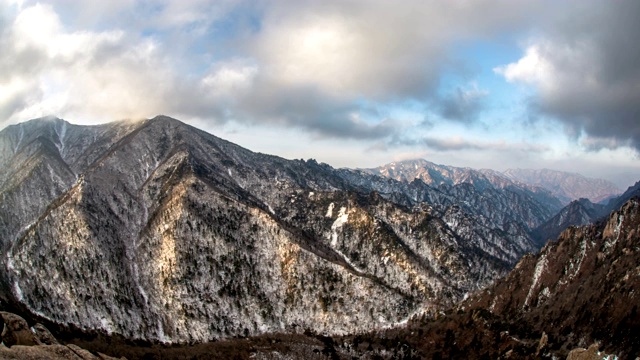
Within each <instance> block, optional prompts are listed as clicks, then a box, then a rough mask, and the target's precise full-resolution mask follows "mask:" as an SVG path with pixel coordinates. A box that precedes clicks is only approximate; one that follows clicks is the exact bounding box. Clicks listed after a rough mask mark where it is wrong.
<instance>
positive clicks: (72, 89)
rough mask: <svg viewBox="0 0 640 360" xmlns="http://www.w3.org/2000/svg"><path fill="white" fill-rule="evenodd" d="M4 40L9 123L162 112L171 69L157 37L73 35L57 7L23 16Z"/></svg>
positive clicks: (2, 108)
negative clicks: (46, 117)
mask: <svg viewBox="0 0 640 360" xmlns="http://www.w3.org/2000/svg"><path fill="white" fill-rule="evenodd" d="M3 43H4V44H5V47H4V50H5V53H4V54H3V58H4V60H3V61H0V69H2V71H1V72H2V73H4V74H5V75H4V76H0V88H1V89H2V90H3V91H2V93H3V95H4V96H2V97H1V98H0V114H2V115H3V119H2V120H3V121H6V122H9V123H10V122H15V121H21V120H26V119H28V118H31V117H38V116H43V115H47V114H55V115H59V116H68V117H71V118H74V119H76V121H91V120H93V121H95V120H98V121H108V120H113V119H116V118H128V117H141V116H151V115H153V114H156V113H158V112H159V111H161V110H163V102H162V99H163V98H164V97H165V96H166V95H165V92H166V91H167V85H170V84H167V83H166V82H167V80H168V81H171V79H170V77H171V76H170V74H169V75H168V73H169V72H170V70H169V69H168V68H167V66H166V64H164V63H163V59H162V56H161V53H160V52H159V51H158V49H157V44H155V43H154V42H153V41H151V40H143V39H140V38H136V37H127V35H126V34H125V33H124V32H123V31H120V30H107V31H103V32H91V31H69V30H67V29H66V28H65V27H64V26H63V24H62V23H61V21H60V18H59V17H58V14H57V13H56V12H55V11H54V9H53V7H51V6H50V5H43V4H36V5H33V6H29V7H25V8H23V9H22V10H21V11H20V12H19V13H18V14H17V16H16V17H15V20H14V21H13V23H11V24H10V25H9V27H8V29H7V31H5V32H4V34H3ZM158 85H160V86H158Z"/></svg>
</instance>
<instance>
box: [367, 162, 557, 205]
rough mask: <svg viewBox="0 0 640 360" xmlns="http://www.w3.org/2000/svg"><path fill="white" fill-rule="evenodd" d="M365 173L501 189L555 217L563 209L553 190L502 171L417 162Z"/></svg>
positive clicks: (434, 184)
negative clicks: (535, 204)
mask: <svg viewBox="0 0 640 360" xmlns="http://www.w3.org/2000/svg"><path fill="white" fill-rule="evenodd" d="M364 171H366V172H368V173H371V174H375V175H380V176H384V177H387V178H391V179H395V180H398V181H402V182H412V181H415V180H416V179H418V180H421V181H422V182H424V183H425V184H427V185H430V186H432V187H435V188H445V189H446V188H448V187H455V186H459V185H462V184H470V185H472V186H473V187H474V188H475V189H476V190H477V191H479V192H483V191H486V190H493V189H498V190H506V191H512V192H517V193H520V194H526V196H528V197H531V198H534V199H535V200H536V201H537V202H538V203H540V204H543V205H544V206H545V207H546V208H547V209H550V211H551V212H553V213H554V214H555V212H557V211H558V210H560V209H561V208H562V207H563V204H562V203H561V202H560V201H559V199H558V198H556V197H555V195H553V194H552V193H551V192H550V191H548V190H546V189H544V188H542V187H539V186H532V185H528V184H526V183H523V182H519V181H517V180H513V179H512V178H510V177H509V176H507V175H505V174H503V173H501V172H499V171H495V170H490V169H480V170H475V169H471V168H468V167H465V168H460V167H455V166H448V165H438V164H435V163H432V162H429V161H426V160H424V159H416V160H405V161H400V162H393V163H390V164H387V165H383V166H380V167H377V168H373V169H364Z"/></svg>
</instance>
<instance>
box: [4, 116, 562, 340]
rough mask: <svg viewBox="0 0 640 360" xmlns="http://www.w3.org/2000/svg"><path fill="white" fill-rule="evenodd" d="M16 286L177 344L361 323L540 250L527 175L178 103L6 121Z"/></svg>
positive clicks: (481, 282)
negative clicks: (351, 163)
mask: <svg viewBox="0 0 640 360" xmlns="http://www.w3.org/2000/svg"><path fill="white" fill-rule="evenodd" d="M0 150H1V151H0V167H2V168H4V169H8V171H6V172H4V173H3V174H2V175H1V176H2V177H1V178H0V189H1V191H0V205H1V206H0V221H1V222H2V224H0V225H2V226H0V232H1V233H0V245H1V246H0V249H1V250H2V252H1V253H0V256H2V260H3V261H2V262H1V263H2V264H3V265H2V266H3V271H2V272H1V273H0V274H1V276H0V295H2V297H3V298H4V299H5V301H10V302H19V303H20V304H23V305H24V306H26V307H27V308H28V309H29V310H30V311H31V312H32V313H34V314H36V315H38V316H41V317H44V318H46V319H48V320H50V321H52V322H54V323H58V324H61V325H74V326H77V327H78V328H80V329H83V330H96V331H101V332H106V333H116V334H121V335H123V336H125V337H126V338H134V339H145V340H154V341H162V342H172V343H177V342H201V341H208V340H213V339H219V338H225V337H233V336H238V335H240V336H247V335H254V334H259V333H264V332H276V331H288V332H302V331H303V330H305V329H310V330H312V331H314V332H317V333H329V334H344V333H352V332H361V331H365V330H369V329H374V328H380V327H383V326H389V325H392V324H395V323H397V322H399V321H402V320H403V319H405V318H407V317H409V316H411V315H412V314H414V313H417V312H418V313H419V312H429V311H435V310H437V309H441V308H444V307H446V306H450V305H451V304H453V303H454V302H456V301H457V300H459V299H461V298H462V297H463V296H464V295H465V294H467V293H469V292H471V291H474V290H477V289H479V288H481V287H483V286H485V285H487V284H489V283H490V282H491V281H493V280H494V279H496V278H498V277H500V276H503V275H504V274H506V272H507V271H508V269H509V268H510V267H511V266H512V265H513V264H515V262H516V261H517V260H518V259H519V258H520V257H521V256H522V255H523V254H525V253H527V252H530V251H534V250H535V249H536V248H537V244H536V243H534V242H533V241H532V238H531V236H530V231H531V229H533V228H534V227H535V226H537V225H538V224H540V223H542V222H543V221H544V220H546V219H547V218H549V217H551V216H552V215H553V210H552V208H550V207H549V206H548V204H545V203H543V202H540V201H537V200H536V198H535V197H534V196H533V195H532V194H531V193H530V192H527V191H524V190H522V189H515V188H513V189H511V188H496V187H491V188H486V189H480V188H477V187H475V186H473V185H472V184H458V185H453V186H451V185H448V184H444V185H442V186H440V187H438V188H433V187H430V186H428V185H427V184H425V183H424V182H422V181H414V182H412V183H406V182H399V181H396V180H391V179H387V178H382V177H379V176H375V175H372V174H369V173H366V172H363V171H357V170H348V169H340V170H336V169H333V168H331V167H329V166H328V165H325V164H318V163H317V162H315V161H313V160H309V161H300V160H295V161H290V160H285V159H281V158H278V157H274V156H268V155H263V154H257V153H253V152H251V151H248V150H246V149H243V148H241V147H239V146H237V145H234V144H231V143H229V142H226V141H224V140H222V139H219V138H216V137H215V136H212V135H210V134H207V133H205V132H202V131H200V130H197V129H195V128H193V127H190V126H187V125H185V124H183V123H181V122H179V121H177V120H174V119H171V118H167V117H157V118H155V119H152V120H147V121H143V122H137V123H129V122H120V123H112V124H106V125H100V126H75V125H71V124H69V123H66V122H65V121H63V120H60V119H53V118H52V119H39V120H33V121H30V122H27V123H24V124H19V125H14V126H10V127H8V128H6V129H5V130H3V131H2V132H0Z"/></svg>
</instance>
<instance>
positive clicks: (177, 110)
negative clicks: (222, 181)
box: [0, 0, 640, 189]
mask: <svg viewBox="0 0 640 360" xmlns="http://www.w3.org/2000/svg"><path fill="white" fill-rule="evenodd" d="M639 19H640V1H635V0H618V1H608V0H599V1H596V0H566V1H551V0H537V1H532V0H519V1H513V0H475V1H474V0H449V1H436V0H401V1H400V0H399V1H390V0H369V1H353V0H323V1H307V0H295V1H294V0H291V1H278V0H273V1H260V0H256V1H242V0H237V1H230V0H218V1H208V0H146V1H134V0H112V1H103V0H85V1H74V0H58V1H40V2H38V1H28V0H24V1H21V0H0V128H4V127H5V126H7V125H10V124H15V123H18V122H22V121H26V120H29V119H33V118H38V117H42V116H47V115H54V116H58V117H60V118H63V119H65V120H67V121H69V122H71V123H76V124H96V123H104V122H108V121H114V120H122V119H141V118H151V117H154V116H155V115H158V114H164V115H168V116H172V117H174V118H177V119H179V120H182V121H184V122H186V123H189V124H191V125H194V126H196V127H199V128H201V129H203V130H206V131H208V132H210V133H212V134H214V135H216V136H219V137H222V138H225V139H227V140H229V141H232V142H235V143H237V144H239V145H241V146H243V147H246V148H249V149H251V150H253V151H259V152H263V153H269V154H274V155H279V156H282V157H285V158H289V159H294V158H296V159H300V158H303V159H309V158H313V159H316V160H317V161H321V162H326V163H328V164H330V165H332V166H334V167H358V168H365V167H375V166H379V165H383V164H386V163H389V162H393V161H401V160H407V159H415V158H424V159H427V160H429V161H432V162H435V163H439V164H445V165H453V166H461V167H471V168H491V169H495V170H506V169H508V168H534V169H540V168H549V169H555V170H561V171H570V172H578V173H582V174H583V175H586V176H590V177H598V178H604V179H607V180H610V181H613V182H614V183H615V184H617V185H618V186H619V187H621V188H622V189H626V187H628V186H630V185H632V184H633V183H635V182H636V181H638V180H640V155H639V154H640V46H638V35H640V20H639Z"/></svg>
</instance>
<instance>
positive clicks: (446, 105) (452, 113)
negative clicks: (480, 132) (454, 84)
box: [436, 87, 487, 123]
mask: <svg viewBox="0 0 640 360" xmlns="http://www.w3.org/2000/svg"><path fill="white" fill-rule="evenodd" d="M486 96H487V93H486V92H484V91H481V90H478V89H477V88H472V89H463V88H461V87H458V88H457V89H456V90H455V91H453V92H452V93H450V94H447V95H446V96H442V97H439V98H438V101H437V102H436V106H437V108H438V110H439V111H440V114H441V115H442V116H443V117H444V118H446V119H449V120H453V121H459V122H463V123H472V122H473V121H475V120H476V119H477V118H478V115H479V113H480V112H481V111H482V110H483V108H484V103H483V98H484V97H486Z"/></svg>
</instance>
